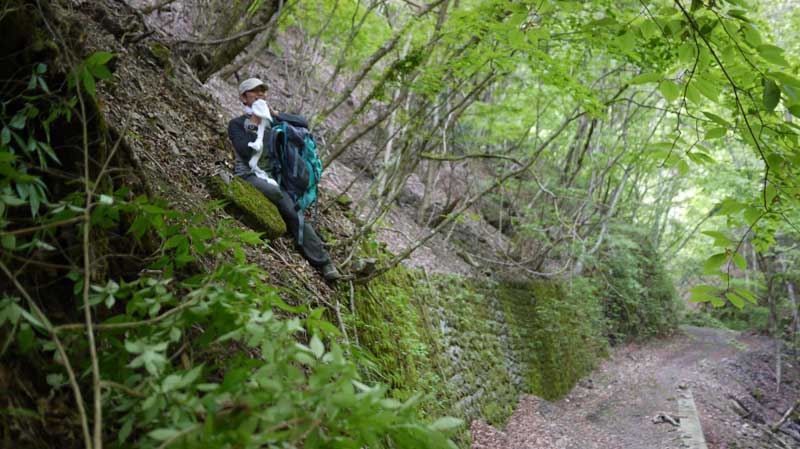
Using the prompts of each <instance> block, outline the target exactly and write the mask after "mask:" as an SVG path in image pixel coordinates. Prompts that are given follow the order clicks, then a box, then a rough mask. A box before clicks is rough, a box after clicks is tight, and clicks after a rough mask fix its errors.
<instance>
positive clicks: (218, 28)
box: [189, 0, 283, 83]
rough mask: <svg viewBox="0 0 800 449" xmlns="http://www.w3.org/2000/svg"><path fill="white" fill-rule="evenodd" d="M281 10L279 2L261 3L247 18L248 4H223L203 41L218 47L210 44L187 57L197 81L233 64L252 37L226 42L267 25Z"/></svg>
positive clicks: (244, 2) (281, 0)
mask: <svg viewBox="0 0 800 449" xmlns="http://www.w3.org/2000/svg"><path fill="white" fill-rule="evenodd" d="M282 6H283V0H265V1H264V2H263V4H262V5H261V6H260V7H259V8H258V9H256V11H255V12H253V14H250V15H248V13H247V9H248V8H249V7H250V2H246V1H237V2H233V4H232V5H231V4H228V3H226V4H225V6H224V7H223V8H221V14H220V19H219V20H217V21H215V22H214V24H213V25H212V27H211V29H210V30H209V31H208V33H206V37H205V39H206V41H219V43H217V44H214V46H213V47H211V49H208V48H207V47H206V48H203V47H200V48H197V49H195V51H193V52H192V54H191V56H190V57H189V61H190V63H191V64H192V66H193V67H194V69H195V71H196V72H197V77H198V78H199V79H200V81H202V82H204V83H205V82H206V81H208V79H209V78H211V75H213V74H214V73H216V72H217V71H218V70H220V69H222V68H223V67H225V66H226V65H228V64H230V63H231V62H233V60H234V59H235V58H236V56H237V55H239V53H241V52H242V51H243V50H244V49H245V48H247V46H248V45H249V44H250V43H251V42H252V41H253V39H254V36H253V35H252V34H249V35H246V36H241V37H239V38H234V39H229V38H230V37H233V36H236V35H237V34H241V33H242V32H245V31H248V30H252V29H254V28H257V27H260V26H262V27H263V26H264V25H266V24H269V23H270V19H272V16H273V15H274V14H279V13H280V9H281V7H282Z"/></svg>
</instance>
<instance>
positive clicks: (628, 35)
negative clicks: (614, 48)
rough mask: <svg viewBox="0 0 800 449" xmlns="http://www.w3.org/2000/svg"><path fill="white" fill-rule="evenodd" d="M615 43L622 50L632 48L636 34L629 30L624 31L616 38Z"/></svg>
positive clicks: (634, 44)
mask: <svg viewBox="0 0 800 449" xmlns="http://www.w3.org/2000/svg"><path fill="white" fill-rule="evenodd" d="M617 45H619V47H620V48H621V49H622V50H623V51H631V50H633V47H635V46H636V35H635V34H634V33H633V31H631V30H628V31H626V32H625V34H623V35H622V36H620V37H618V38H617Z"/></svg>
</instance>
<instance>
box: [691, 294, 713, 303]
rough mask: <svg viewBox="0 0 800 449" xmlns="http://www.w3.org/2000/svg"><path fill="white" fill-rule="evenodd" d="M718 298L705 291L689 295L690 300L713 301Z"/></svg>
mask: <svg viewBox="0 0 800 449" xmlns="http://www.w3.org/2000/svg"><path fill="white" fill-rule="evenodd" d="M715 299H718V298H717V297H716V296H712V295H708V294H705V293H693V294H692V295H690V296H689V302H711V301H713V300H715Z"/></svg>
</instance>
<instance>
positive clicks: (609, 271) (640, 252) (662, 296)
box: [592, 229, 677, 340]
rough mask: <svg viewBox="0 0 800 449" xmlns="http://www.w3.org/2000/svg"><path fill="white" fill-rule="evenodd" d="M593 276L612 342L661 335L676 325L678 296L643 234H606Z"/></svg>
mask: <svg viewBox="0 0 800 449" xmlns="http://www.w3.org/2000/svg"><path fill="white" fill-rule="evenodd" d="M598 259H599V260H598V265H597V269H596V270H595V271H594V273H592V277H593V278H594V279H597V280H598V281H600V285H601V287H600V292H599V294H600V296H602V297H603V298H604V310H605V316H606V318H607V319H608V331H609V335H610V337H611V338H612V339H613V340H626V339H638V338H648V337H653V336H657V335H664V334H668V333H670V332H671V331H672V330H674V328H675V326H676V325H677V313H676V312H677V310H676V307H677V306H676V304H677V295H676V292H675V287H674V286H673V284H672V280H671V279H670V278H669V276H668V274H667V272H666V270H665V268H664V264H663V262H662V261H661V260H660V257H659V255H658V252H657V251H656V249H655V247H654V246H653V244H652V243H651V242H650V241H649V240H648V238H647V237H646V235H645V234H644V233H642V232H641V231H638V230H636V229H620V230H619V231H617V232H613V233H611V234H610V235H609V237H608V239H607V242H606V244H605V245H604V248H603V250H602V252H601V254H600V256H599V257H598Z"/></svg>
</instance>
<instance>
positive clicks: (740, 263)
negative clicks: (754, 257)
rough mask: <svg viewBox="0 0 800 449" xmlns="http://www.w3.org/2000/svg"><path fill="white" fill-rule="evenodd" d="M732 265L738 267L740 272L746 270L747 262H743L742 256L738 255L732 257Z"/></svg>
mask: <svg viewBox="0 0 800 449" xmlns="http://www.w3.org/2000/svg"><path fill="white" fill-rule="evenodd" d="M733 263H734V264H735V265H736V266H737V267H739V269H740V270H742V271H746V270H747V260H745V258H744V256H742V255H741V254H739V253H736V254H734V255H733Z"/></svg>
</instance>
